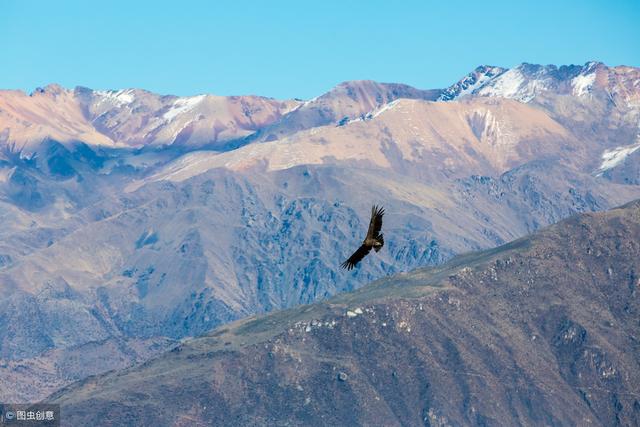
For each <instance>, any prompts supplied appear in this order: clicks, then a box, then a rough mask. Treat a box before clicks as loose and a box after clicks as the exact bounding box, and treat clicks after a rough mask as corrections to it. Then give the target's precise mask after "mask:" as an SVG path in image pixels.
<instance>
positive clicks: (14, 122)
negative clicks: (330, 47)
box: [0, 84, 300, 155]
mask: <svg viewBox="0 0 640 427" xmlns="http://www.w3.org/2000/svg"><path fill="white" fill-rule="evenodd" d="M299 104H300V103H299V102H298V101H277V100H274V99H270V98H262V97H258V96H231V97H223V96H214V95H198V96H192V97H182V98H181V97H176V96H160V95H157V94H154V93H151V92H147V91H145V90H140V89H127V90H118V91H94V90H91V89H87V88H83V87H77V88H76V89H75V90H68V89H65V88H62V87H60V86H58V85H55V84H53V85H49V86H47V87H45V88H39V89H37V90H36V91H34V92H33V93H32V94H30V95H27V94H25V93H24V92H21V91H0V146H3V145H4V146H6V147H7V148H8V149H10V150H11V151H12V152H14V153H22V155H25V154H29V153H31V152H32V151H34V150H36V149H37V147H38V146H39V144H40V143H41V142H42V141H43V140H47V139H50V140H54V141H57V142H59V143H67V144H68V143H73V142H82V143H85V144H89V145H96V146H103V147H109V148H126V147H134V148H140V147H150V146H151V147H153V146H171V145H173V146H178V147H182V148H183V149H185V147H184V146H186V148H188V149H193V148H198V147H203V146H206V147H209V148H215V149H221V148H222V147H224V146H225V144H227V143H229V142H230V141H234V140H237V139H241V138H243V137H245V136H247V135H250V134H252V133H254V132H255V131H257V130H258V129H261V128H263V127H264V126H266V125H269V124H271V123H273V122H275V121H277V120H278V119H280V118H281V117H282V116H283V115H284V114H286V113H287V112H289V111H291V110H293V109H295V108H296V107H297V106H298V105H299Z"/></svg>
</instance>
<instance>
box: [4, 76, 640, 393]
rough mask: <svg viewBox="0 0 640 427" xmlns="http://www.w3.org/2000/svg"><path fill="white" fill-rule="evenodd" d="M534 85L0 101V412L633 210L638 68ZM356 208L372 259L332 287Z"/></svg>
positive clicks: (77, 94)
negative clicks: (602, 213)
mask: <svg viewBox="0 0 640 427" xmlns="http://www.w3.org/2000/svg"><path fill="white" fill-rule="evenodd" d="M531 67H532V66H528V65H526V66H525V65H523V66H520V67H517V70H521V71H518V72H519V73H521V74H522V76H523V77H522V82H521V84H520V85H519V86H518V87H517V88H516V89H517V90H525V91H526V90H529V89H527V88H529V87H533V86H535V87H536V88H538V87H541V85H542V83H540V82H542V81H547V80H548V79H552V81H553V82H555V83H554V84H553V85H552V84H548V89H545V90H544V91H543V90H540V91H538V92H536V94H535V96H534V97H533V98H531V99H525V98H523V97H521V96H507V94H506V92H505V93H502V92H495V93H492V94H491V96H489V95H486V96H485V95H480V94H477V93H476V92H474V90H471V89H470V88H475V87H476V86H478V88H480V87H484V86H486V85H493V86H496V85H498V83H497V79H500V78H502V77H503V76H504V75H506V74H507V73H509V72H510V71H507V70H503V69H498V68H496V67H481V68H479V69H478V70H476V72H475V73H476V74H475V75H474V76H473V77H472V78H467V79H466V80H465V79H463V80H462V81H461V83H460V84H458V85H457V86H456V85H454V86H452V88H449V89H450V90H449V91H448V92H447V93H458V95H460V93H461V91H467V92H468V93H465V95H464V96H458V97H457V98H456V99H455V100H450V101H446V100H440V101H433V100H434V99H436V98H438V97H439V96H441V95H442V94H443V93H445V92H446V91H443V90H435V91H421V90H417V89H413V88H410V87H408V86H405V85H394V84H381V83H375V82H367V81H363V82H348V83H344V84H341V85H339V86H338V87H336V88H335V89H333V90H331V91H330V92H328V93H327V94H324V95H321V96H320V97H318V98H317V99H314V100H309V101H306V102H301V101H276V100H270V99H265V98H259V97H227V98H222V97H213V96H205V97H199V98H197V99H195V100H194V99H193V98H177V97H172V96H159V95H155V94H151V93H148V92H145V91H142V90H130V91H117V92H100V91H90V90H87V89H81V88H77V89H75V90H66V89H62V88H59V87H55V86H50V87H47V88H45V89H44V90H43V91H36V92H35V93H34V94H32V95H31V96H27V95H25V94H23V93H17V92H2V93H1V94H0V100H1V101H0V123H2V125H1V126H0V133H1V134H2V135H3V137H1V138H0V148H1V149H0V220H1V221H2V224H3V227H0V290H1V291H2V292H1V293H0V307H1V308H0V401H26V400H32V399H37V398H41V397H44V396H45V395H46V394H48V393H49V392H50V391H51V388H47V389H42V388H41V387H40V384H44V383H46V384H50V385H51V387H52V388H53V387H58V386H59V385H62V384H66V383H69V382H71V381H74V380H77V379H80V378H82V377H83V376H84V375H90V374H94V373H99V372H102V371H104V370H105V369H115V368H121V367H124V366H127V365H128V364H130V363H134V362H138V361H141V360H145V358H146V357H149V355H152V354H156V353H157V352H159V351H162V350H163V349H166V348H167V347H168V346H170V345H171V343H172V342H174V340H178V339H181V338H183V337H185V336H193V335H199V334H202V333H206V332H207V331H209V330H211V329H212V328H215V327H217V326H219V325H221V324H223V323H226V322H229V321H232V320H236V319H239V318H242V317H246V316H249V315H253V314H256V313H262V312H266V311H270V310H273V309H282V308H287V307H291V306H295V305H297V304H301V303H310V302H313V301H316V300H321V299H325V298H327V297H330V296H332V295H335V294H337V293H339V292H343V291H349V290H353V289H356V288H359V287H360V286H362V285H364V284H366V283H369V282H371V281H372V280H375V279H378V278H380V277H384V276H386V275H389V274H394V273H398V272H402V271H409V270H412V269H414V268H417V267H420V266H425V265H438V264H441V263H442V262H444V261H446V260H447V259H450V258H451V257H452V256H454V255H456V254H460V253H464V252H468V251H470V250H479V249H485V248H492V247H495V246H497V245H500V244H504V243H505V242H507V241H511V240H513V239H515V238H518V237H520V236H523V235H525V234H527V233H530V232H532V231H534V230H537V229H538V228H540V227H542V226H545V225H547V224H551V223H554V222H557V221H559V220H561V219H563V218H566V217H567V216H570V215H572V214H575V213H578V212H588V211H597V210H603V209H607V208H610V207H612V206H617V205H620V204H622V203H625V202H628V201H629V200H632V199H635V198H638V197H640V177H639V176H638V168H637V160H638V155H639V154H638V153H640V151H638V150H636V148H637V146H638V144H640V140H639V139H638V125H639V123H640V118H639V117H640V116H639V114H640V113H639V112H640V109H639V107H638V106H637V105H636V104H634V102H635V101H634V100H635V99H637V94H638V91H639V90H640V89H638V88H639V87H640V78H638V73H637V69H633V68H629V67H606V66H604V65H602V64H595V65H594V64H586V65H585V66H582V67H580V66H577V67H573V68H571V70H573V71H571V72H565V71H563V72H554V71H553V70H556V71H557V70H559V69H557V68H554V67H549V66H547V67H539V70H542V71H536V72H529V71H528V70H529V68H531ZM560 69H562V70H564V68H562V67H560ZM544 70H547V71H544ZM525 71H526V72H525ZM543 71H544V72H543ZM545 73H546V74H545ZM549 73H551V74H549ZM590 73H595V75H596V78H594V80H593V84H592V85H591V86H590V87H591V89H590V91H587V92H584V93H583V92H574V91H573V90H569V89H567V88H569V87H572V86H571V85H572V83H571V81H572V80H573V79H575V78H577V77H576V76H580V75H584V76H587V77H588V76H590V75H591V74H590ZM547 74H549V75H550V76H551V77H547ZM602 76H604V77H602ZM553 79H555V80H553ZM563 79H564V80H563ZM561 81H563V82H564V83H561ZM492 82H493V83H492ZM534 82H539V83H534ZM493 86H491V87H493ZM487 87H488V86H487ZM545 87H547V86H545ZM458 89H459V90H458ZM517 90H516V92H517ZM634 91H635V92H634ZM510 93H511V92H510ZM454 98H455V97H454ZM196 101H197V102H196ZM525 101H527V102H525ZM245 107H246V108H245ZM166 114H168V115H169V118H170V119H171V120H169V121H168V122H165V121H164V119H166V117H165V115H166ZM163 117H164V119H163ZM189 121H191V124H189V125H188V126H187V127H189V128H190V129H192V131H190V133H189V135H190V136H189V137H188V138H187V139H180V138H177V139H176V138H174V137H173V135H174V133H175V131H176V129H179V128H181V127H182V126H183V125H184V124H185V123H186V122H189ZM158 123H160V124H159V125H158ZM216 123H218V124H220V123H222V124H224V126H223V127H217V128H216V126H218V124H216ZM156 125H158V126H159V127H156ZM221 126H222V125H221ZM214 128H216V129H218V130H219V132H218V131H214ZM223 128H224V129H223ZM153 129H157V131H156V130H153ZM216 132H218V133H216ZM47 135H48V137H46V138H45V136H47ZM185 135H186V134H185ZM214 135H217V136H216V137H215V138H214V137H213V136H214ZM39 138H40V139H39ZM43 138H44V139H43ZM274 138H275V139H274ZM180 141H182V142H180ZM202 147H206V149H203V148H202ZM373 203H378V204H382V205H384V206H385V207H386V208H387V212H388V215H387V216H386V217H385V224H384V232H385V237H386V241H387V245H386V246H385V248H384V250H383V251H381V252H380V253H379V254H376V255H375V256H372V257H369V258H367V259H366V260H365V261H364V263H363V264H362V265H361V268H359V269H358V270H356V271H353V272H349V273H346V272H344V271H342V270H340V268H339V265H340V263H341V262H342V261H343V260H344V259H345V257H347V256H348V255H349V254H350V252H351V251H352V250H353V249H354V247H353V246H354V245H357V244H358V243H359V241H360V239H361V238H362V235H363V234H364V232H365V230H366V226H367V224H366V222H367V221H368V218H367V214H368V212H369V209H370V207H371V204H373ZM97 348H101V349H103V350H101V351H95V349H97ZM84 349H86V352H85V350H84ZM66 354H73V355H74V356H73V357H76V358H77V359H74V360H76V362H74V364H68V363H65V362H64V357H65V356H64V355H66ZM96 354H102V356H101V357H95V355H96ZM85 355H86V356H85ZM104 359H108V360H109V363H105V361H104ZM38 367H41V369H40V368H38ZM80 367H81V368H80ZM18 372H20V373H21V375H22V378H24V379H25V381H23V386H21V387H15V378H17V377H16V373H18Z"/></svg>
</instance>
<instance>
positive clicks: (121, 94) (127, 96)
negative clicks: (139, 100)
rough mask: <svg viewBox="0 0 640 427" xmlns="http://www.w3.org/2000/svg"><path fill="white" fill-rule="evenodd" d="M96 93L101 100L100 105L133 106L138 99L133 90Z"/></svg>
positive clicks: (99, 91)
mask: <svg viewBox="0 0 640 427" xmlns="http://www.w3.org/2000/svg"><path fill="white" fill-rule="evenodd" d="M94 93H95V94H96V95H97V96H99V97H100V98H101V99H100V101H99V102H100V103H102V102H109V103H111V104H114V105H116V106H118V107H121V106H123V105H127V104H131V103H132V102H133V101H135V99H136V98H135V94H134V90H133V89H122V90H97V91H95V92H94Z"/></svg>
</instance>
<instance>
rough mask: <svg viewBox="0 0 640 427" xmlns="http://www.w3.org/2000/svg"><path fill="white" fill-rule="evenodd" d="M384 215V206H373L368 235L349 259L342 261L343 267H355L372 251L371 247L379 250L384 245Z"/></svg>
mask: <svg viewBox="0 0 640 427" xmlns="http://www.w3.org/2000/svg"><path fill="white" fill-rule="evenodd" d="M382 215H384V208H383V207H378V206H376V205H374V206H373V207H372V208H371V221H369V231H367V237H365V238H364V241H363V242H362V245H361V246H360V247H359V248H358V250H356V251H355V252H354V253H353V255H351V256H350V257H349V259H348V260H346V261H345V262H343V263H342V265H341V267H342V268H346V269H347V270H351V269H353V267H355V266H356V264H357V263H359V262H360V260H362V258H364V257H365V256H367V254H368V253H369V252H371V248H373V249H374V250H375V251H376V252H378V251H379V250H380V249H381V248H382V247H383V246H384V238H383V237H382V233H381V232H380V229H382Z"/></svg>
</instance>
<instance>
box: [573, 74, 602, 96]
mask: <svg viewBox="0 0 640 427" xmlns="http://www.w3.org/2000/svg"><path fill="white" fill-rule="evenodd" d="M595 81H596V73H589V74H580V75H579V76H577V77H574V78H573V80H571V86H572V87H573V94H574V95H576V96H582V95H587V94H589V93H591V88H592V87H593V83H595Z"/></svg>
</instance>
